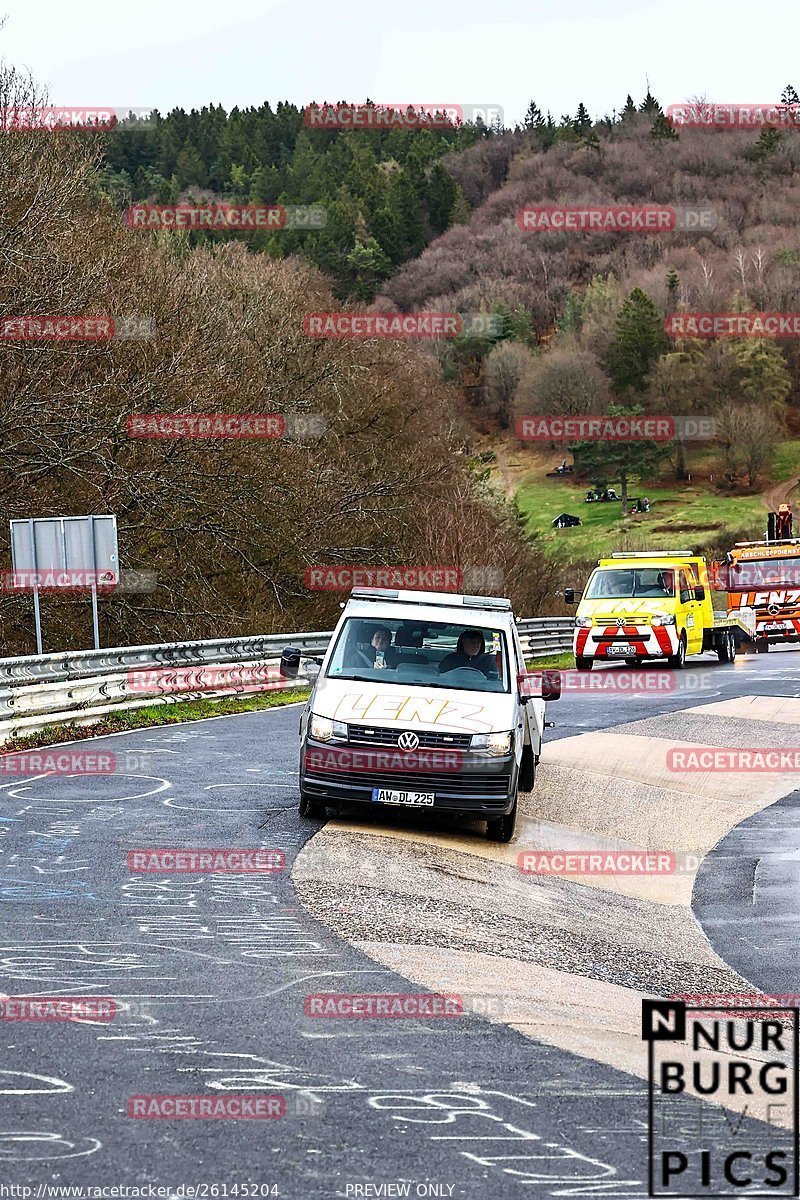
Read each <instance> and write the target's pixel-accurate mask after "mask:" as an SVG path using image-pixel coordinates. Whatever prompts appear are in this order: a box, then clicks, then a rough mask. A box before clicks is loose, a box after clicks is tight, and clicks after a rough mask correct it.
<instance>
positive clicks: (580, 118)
mask: <svg viewBox="0 0 800 1200" xmlns="http://www.w3.org/2000/svg"><path fill="white" fill-rule="evenodd" d="M573 125H574V128H575V130H576V131H577V132H578V133H584V132H585V131H586V130H588V129H591V128H592V118H591V117H590V116H589V113H588V111H587V109H586V106H585V104H584V103H583V101H582V100H581V102H580V103H579V104H578V111H577V113H576V114H575V120H574V122H573Z"/></svg>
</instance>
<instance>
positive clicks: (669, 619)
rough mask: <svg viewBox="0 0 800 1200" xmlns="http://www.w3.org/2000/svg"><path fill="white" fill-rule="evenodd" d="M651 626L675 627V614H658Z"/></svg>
mask: <svg viewBox="0 0 800 1200" xmlns="http://www.w3.org/2000/svg"><path fill="white" fill-rule="evenodd" d="M650 624H651V625H674V624H675V614H674V613H658V614H657V615H656V616H655V617H653V619H652V621H651V622H650Z"/></svg>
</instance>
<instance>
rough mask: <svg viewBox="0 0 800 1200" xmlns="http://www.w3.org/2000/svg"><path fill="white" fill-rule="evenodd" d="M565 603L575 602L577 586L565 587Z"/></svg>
mask: <svg viewBox="0 0 800 1200" xmlns="http://www.w3.org/2000/svg"><path fill="white" fill-rule="evenodd" d="M564 603H565V604H574V603H575V588H564Z"/></svg>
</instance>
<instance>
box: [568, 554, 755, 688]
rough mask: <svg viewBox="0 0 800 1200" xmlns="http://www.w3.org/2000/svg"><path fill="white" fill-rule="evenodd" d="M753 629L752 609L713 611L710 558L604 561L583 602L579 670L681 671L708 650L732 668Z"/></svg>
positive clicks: (576, 642) (577, 636)
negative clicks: (661, 665) (608, 665)
mask: <svg viewBox="0 0 800 1200" xmlns="http://www.w3.org/2000/svg"><path fill="white" fill-rule="evenodd" d="M564 600H565V601H566V603H567V604H574V603H575V591H574V588H565V589H564ZM754 631H755V617H754V614H753V611H752V609H748V608H739V609H738V610H736V612H715V611H714V607H713V602H712V596H711V587H710V581H709V573H708V566H707V564H706V560H705V558H702V557H700V556H699V555H696V554H692V553H691V551H688V550H670V551H663V552H658V553H650V552H646V553H637V554H628V553H625V554H612V555H611V557H610V558H601V559H600V561H599V562H598V564H597V566H596V567H595V569H594V570H593V571H592V574H591V575H590V577H589V580H588V582H587V584H586V587H585V589H584V592H583V595H582V596H581V598H580V602H579V604H578V611H577V615H576V617H575V633H574V637H573V652H574V654H575V666H576V667H577V668H578V670H579V671H590V670H591V669H592V666H593V665H594V663H595V662H620V661H622V662H626V663H631V664H632V663H637V662H642V661H644V660H646V659H666V660H667V662H668V664H669V665H670V666H671V667H676V668H682V667H683V665H684V663H685V662H686V658H687V656H688V655H692V654H702V653H704V651H707V650H711V651H714V652H716V654H717V656H718V658H719V661H720V662H721V663H731V662H733V661H734V659H735V657H736V652H737V649H738V647H739V643H740V642H741V641H744V640H750V639H751V638H752V637H753V634H754Z"/></svg>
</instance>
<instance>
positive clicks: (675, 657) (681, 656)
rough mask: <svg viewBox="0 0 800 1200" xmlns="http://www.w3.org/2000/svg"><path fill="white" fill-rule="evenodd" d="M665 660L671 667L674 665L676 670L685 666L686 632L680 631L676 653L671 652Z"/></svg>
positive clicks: (680, 669)
mask: <svg viewBox="0 0 800 1200" xmlns="http://www.w3.org/2000/svg"><path fill="white" fill-rule="evenodd" d="M667 662H668V663H669V665H670V666H671V667H674V668H675V670H676V671H682V670H683V668H684V667H685V666H686V634H685V633H682V634H681V636H680V640H679V642H678V653H677V654H671V655H670V657H669V658H668V659H667Z"/></svg>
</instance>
